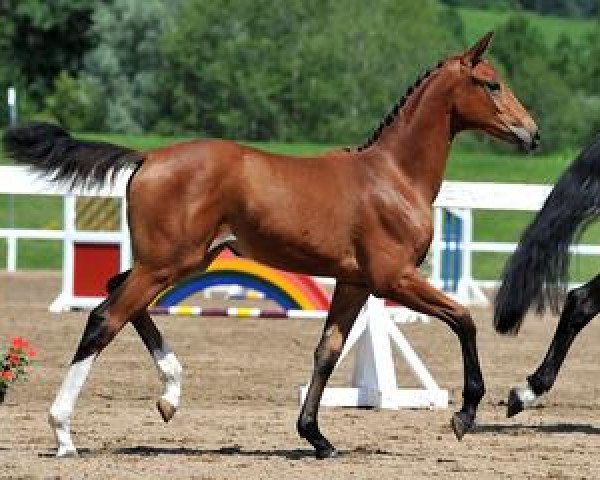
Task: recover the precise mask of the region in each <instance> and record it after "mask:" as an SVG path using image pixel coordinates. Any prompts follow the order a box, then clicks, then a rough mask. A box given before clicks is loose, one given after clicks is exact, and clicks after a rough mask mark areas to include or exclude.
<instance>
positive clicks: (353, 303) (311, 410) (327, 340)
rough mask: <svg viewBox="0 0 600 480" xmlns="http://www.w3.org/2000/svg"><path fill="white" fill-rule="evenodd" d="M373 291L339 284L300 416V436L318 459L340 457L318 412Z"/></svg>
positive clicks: (316, 353) (318, 347) (316, 352)
mask: <svg viewBox="0 0 600 480" xmlns="http://www.w3.org/2000/svg"><path fill="white" fill-rule="evenodd" d="M368 296H369V292H368V291H367V290H365V289H364V288H359V287H356V286H353V285H347V284H343V283H338V284H337V285H336V287H335V291H334V293H333V298H332V300H331V306H330V308H329V314H328V316H327V320H326V322H325V326H324V328H323V334H322V336H321V340H320V341H319V345H318V346H317V349H316V350H315V364H314V370H313V374H312V379H311V381H310V385H309V387H308V392H307V394H306V399H305V401H304V405H302V410H301V411H300V416H299V417H298V433H299V434H300V436H301V437H302V438H305V439H306V440H308V442H309V443H310V444H311V445H312V446H313V447H315V450H316V452H315V453H316V456H317V458H327V457H333V456H335V455H336V453H337V452H336V450H335V448H334V447H333V445H332V444H331V443H330V442H329V440H327V439H326V438H325V436H324V435H323V434H322V433H321V431H320V430H319V425H318V418H317V417H318V411H319V403H320V402H321V397H322V395H323V389H324V388H325V385H326V384H327V380H329V377H330V375H331V372H332V371H333V369H334V367H335V364H336V363H337V360H338V358H339V356H340V353H341V352H342V349H343V347H344V343H345V342H346V338H348V333H349V332H350V329H351V328H352V325H353V324H354V321H355V320H356V316H357V315H358V312H359V311H360V309H361V307H362V306H363V305H364V303H365V301H366V300H367V297H368Z"/></svg>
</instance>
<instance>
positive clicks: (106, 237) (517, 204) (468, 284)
mask: <svg viewBox="0 0 600 480" xmlns="http://www.w3.org/2000/svg"><path fill="white" fill-rule="evenodd" d="M128 177H129V172H124V173H123V174H122V175H121V176H120V177H119V178H118V179H117V182H116V183H115V187H114V188H112V189H111V188H108V187H104V188H102V189H97V190H86V191H75V192H73V193H71V194H69V193H68V191H67V188H66V187H65V186H64V185H63V186H60V185H56V184H54V183H49V182H47V181H44V180H41V179H39V178H37V177H36V176H35V175H32V174H31V173H29V172H28V171H27V170H26V169H25V168H23V167H0V195H5V194H17V195H61V196H64V198H65V200H64V215H65V225H70V224H71V223H72V222H68V221H67V220H68V218H69V216H72V215H74V209H73V207H72V203H73V199H74V196H76V195H84V196H105V197H122V196H123V194H124V192H125V186H126V183H127V178H128ZM551 188H552V187H551V186H548V185H523V184H506V183H484V182H479V183H477V182H444V183H443V185H442V188H441V190H440V193H439V195H438V198H437V199H436V201H435V204H434V239H433V243H432V247H431V249H432V250H431V254H432V278H431V280H432V282H433V283H434V284H435V285H436V286H441V284H442V279H441V264H442V263H441V259H442V253H443V250H444V248H446V247H447V242H444V241H443V240H442V236H441V232H442V212H443V210H444V209H451V210H452V211H453V212H457V213H458V214H459V215H460V218H461V219H462V221H463V234H462V238H461V239H459V241H458V244H457V245H454V247H458V248H460V249H461V250H462V256H461V263H462V265H461V277H460V279H459V291H458V293H457V297H458V298H459V299H460V300H461V301H463V302H465V303H476V302H482V301H484V300H485V297H483V296H482V294H481V291H480V287H481V286H482V285H483V286H488V282H481V281H477V280H475V279H473V275H472V258H473V253H476V252H494V253H509V252H512V251H513V250H514V249H515V247H516V244H515V243H509V242H480V241H475V240H474V239H473V210H505V211H510V210H513V211H536V210H538V209H539V208H540V207H541V206H542V204H543V202H544V200H545V199H546V197H547V195H548V194H549V192H550V190H551ZM124 203H125V202H122V204H123V208H125V207H124ZM122 217H123V218H125V216H124V215H122ZM74 234H75V233H74V232H73V231H72V230H71V229H69V228H66V229H65V230H32V229H17V228H2V229H0V238H5V239H6V241H7V247H6V248H7V252H6V253H7V270H8V271H15V270H16V269H17V262H16V259H17V255H18V241H19V240H21V239H32V238H34V239H44V240H63V241H64V240H68V239H71V240H72V239H73V235H74ZM76 234H77V240H78V241H83V242H85V241H86V240H87V241H95V242H102V241H107V242H122V245H123V246H124V247H125V248H124V250H125V252H126V253H127V254H128V253H129V252H128V247H129V245H128V240H126V239H127V238H128V237H127V229H126V225H125V224H124V223H123V224H122V231H121V232H120V233H119V232H116V233H108V232H107V233H102V232H77V233H76ZM67 243H69V242H64V244H65V245H67ZM65 248H68V247H66V246H65ZM572 251H574V252H577V253H579V254H582V255H600V246H598V245H577V246H574V247H573V248H572ZM65 256H66V257H67V258H68V257H69V256H70V254H69V252H67V251H65ZM128 262H129V258H128V255H126V256H125V257H124V260H123V262H122V266H123V267H126V266H127V265H128Z"/></svg>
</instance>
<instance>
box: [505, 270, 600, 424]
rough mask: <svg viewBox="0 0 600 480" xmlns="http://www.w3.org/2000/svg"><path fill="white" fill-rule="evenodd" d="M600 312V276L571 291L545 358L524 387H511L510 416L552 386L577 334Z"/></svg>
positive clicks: (531, 403) (528, 405) (533, 403)
mask: <svg viewBox="0 0 600 480" xmlns="http://www.w3.org/2000/svg"><path fill="white" fill-rule="evenodd" d="M598 312H600V275H597V276H596V277H594V278H593V279H592V280H590V281H589V282H588V283H586V284H585V285H583V286H581V287H579V288H576V289H574V290H571V291H570V292H569V294H568V295H567V301H566V302H565V307H564V309H563V311H562V314H561V316H560V320H559V322H558V326H557V328H556V332H555V333H554V338H553V339H552V343H551V344H550V347H549V348H548V352H547V353H546V357H545V358H544V361H543V362H542V363H541V364H540V366H539V367H538V369H537V370H536V371H535V373H534V374H533V375H531V376H529V377H527V384H526V385H525V386H523V387H519V388H512V389H511V391H510V394H509V397H508V409H507V412H506V414H507V416H508V417H512V416H514V415H516V414H517V413H519V412H521V411H523V410H524V409H525V408H527V407H531V406H533V405H535V403H536V401H537V400H538V399H539V397H540V396H541V395H543V394H544V393H546V392H547V391H548V390H550V389H551V388H552V385H554V381H555V380H556V376H557V375H558V372H559V370H560V367H561V365H562V363H563V361H564V359H565V357H566V356H567V352H568V351H569V348H570V347H571V344H572V343H573V340H575V337H576V336H577V334H578V333H579V332H580V331H581V330H582V329H583V327H585V326H586V325H587V324H588V323H589V322H590V320H591V319H592V318H594V317H595V316H596V315H597V314H598Z"/></svg>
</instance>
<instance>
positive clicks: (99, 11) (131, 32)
mask: <svg viewBox="0 0 600 480" xmlns="http://www.w3.org/2000/svg"><path fill="white" fill-rule="evenodd" d="M178 4H179V2H178V1H171V2H164V1H162V0H113V1H111V2H98V3H97V6H96V9H95V10H94V14H93V26H92V27H91V32H90V33H91V35H92V36H93V37H94V38H95V43H96V46H95V47H94V48H93V49H91V50H90V51H89V52H88V53H87V55H86V57H85V65H86V69H85V72H86V75H87V76H89V77H91V78H93V79H94V81H95V82H96V84H98V85H101V86H102V89H103V95H104V98H106V99H107V100H108V101H107V102H106V105H105V107H106V117H105V119H104V122H103V123H102V124H99V125H96V127H101V128H104V129H106V130H108V131H128V132H141V131H144V130H151V129H153V127H154V125H155V124H156V122H157V121H158V119H159V118H160V117H161V116H162V115H164V113H163V112H164V111H165V110H167V105H165V99H166V98H168V95H167V92H166V91H165V88H164V81H163V72H164V71H165V70H166V69H167V65H166V62H165V59H164V56H163V55H162V53H161V47H160V42H161V38H162V36H163V34H164V33H165V32H166V31H169V30H171V29H173V18H174V15H175V13H176V12H177V8H178Z"/></svg>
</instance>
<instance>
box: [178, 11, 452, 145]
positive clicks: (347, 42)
mask: <svg viewBox="0 0 600 480" xmlns="http://www.w3.org/2000/svg"><path fill="white" fill-rule="evenodd" d="M438 14H439V9H438V6H437V5H436V4H435V2H433V1H430V0H426V1H423V2H420V3H419V4H418V5H417V4H413V3H412V2H411V3H408V4H407V3H404V2H403V3H402V4H399V3H398V2H397V1H392V0H382V1H380V2H378V8H376V9H374V8H372V5H368V4H365V3H364V2H362V1H358V0H346V1H344V2H336V1H333V0H329V1H325V2H323V1H316V0H312V1H308V2H307V1H302V0H295V1H290V2H286V3H285V4H282V3H273V2H272V1H270V0H259V1H257V2H246V1H245V0H229V1H227V2H220V3H219V4H218V5H217V4H213V3H211V2H206V1H202V0H192V1H190V2H188V3H187V4H186V6H185V8H184V10H183V12H182V14H181V17H180V18H179V21H178V23H177V24H178V28H177V29H176V30H175V31H174V32H172V34H170V35H169V36H168V37H167V41H166V52H167V55H168V56H169V58H170V60H171V62H172V76H171V79H172V85H173V87H172V88H171V90H172V91H173V92H174V114H175V116H176V118H177V119H179V121H180V125H181V128H182V129H184V130H200V131H203V132H206V133H208V134H212V135H218V136H233V137H237V138H239V137H242V138H254V139H264V138H279V139H289V138H309V137H310V138H311V139H314V140H328V141H332V140H335V141H337V142H347V141H357V140H360V138H361V137H364V136H366V135H367V133H368V130H367V129H366V128H365V125H367V126H368V127H369V128H374V127H375V126H376V124H377V123H378V122H379V120H380V119H381V117H382V116H383V115H384V113H385V112H386V110H387V109H389V108H390V107H391V105H392V104H393V102H394V101H395V100H396V99H397V97H398V96H399V95H400V94H401V93H402V90H404V89H405V88H406V87H407V86H408V84H410V83H411V82H412V81H413V80H414V78H415V76H416V75H417V73H418V72H419V71H420V70H421V69H423V68H424V67H425V66H427V65H428V64H431V63H434V62H436V61H437V60H439V58H441V57H442V56H444V55H447V54H449V53H451V52H452V51H453V50H454V49H453V46H456V45H457V44H458V43H459V42H458V41H457V39H455V38H453V37H452V34H451V32H448V31H446V30H442V29H436V30H433V31H426V30H425V29H423V28H422V26H423V25H424V24H434V23H436V21H437V18H438V17H437V15H438ZM357 19H360V21H357ZM398 32H402V34H401V35H400V34H398ZM415 45H419V48H418V49H417V48H414V47H415Z"/></svg>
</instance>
